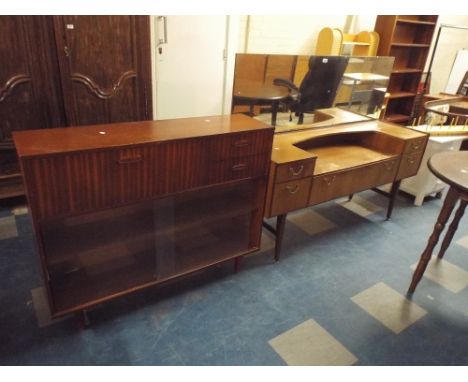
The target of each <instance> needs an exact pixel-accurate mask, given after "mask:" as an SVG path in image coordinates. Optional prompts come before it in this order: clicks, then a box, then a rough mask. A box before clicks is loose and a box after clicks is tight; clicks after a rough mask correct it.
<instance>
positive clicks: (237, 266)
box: [234, 257, 242, 273]
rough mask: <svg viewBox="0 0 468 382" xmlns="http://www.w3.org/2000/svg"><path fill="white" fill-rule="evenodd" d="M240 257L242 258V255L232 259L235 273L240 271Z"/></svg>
mask: <svg viewBox="0 0 468 382" xmlns="http://www.w3.org/2000/svg"><path fill="white" fill-rule="evenodd" d="M241 259H242V257H236V258H235V259H234V273H237V272H239V271H240V267H241Z"/></svg>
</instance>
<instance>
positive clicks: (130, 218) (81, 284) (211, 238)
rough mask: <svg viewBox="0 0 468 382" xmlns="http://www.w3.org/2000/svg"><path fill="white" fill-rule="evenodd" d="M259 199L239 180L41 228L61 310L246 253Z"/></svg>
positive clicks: (52, 288)
mask: <svg viewBox="0 0 468 382" xmlns="http://www.w3.org/2000/svg"><path fill="white" fill-rule="evenodd" d="M254 201H255V188H254V183H253V182H242V183H241V184H234V185H229V186H219V187H213V188H210V189H205V190H198V191H192V192H187V193H183V194H179V195H176V196H171V197H167V198H162V199H158V200H155V201H150V202H144V203H139V204H135V205H132V206H126V207H120V208H115V209H111V210H106V211H100V212H95V213H88V214H84V215H80V216H74V217H66V218H62V219H57V220H54V221H49V222H44V223H42V235H43V238H44V246H45V253H46V262H47V265H48V269H49V274H50V285H51V290H52V295H53V297H54V302H55V306H56V310H58V311H63V310H66V309H70V308H73V307H76V306H78V305H80V304H86V303H89V302H90V301H93V300H97V299H100V298H105V297H106V296H108V295H111V294H116V293H119V292H124V291H126V290H128V289H130V288H137V287H139V286H140V285H142V284H148V283H156V282H159V281H162V280H165V279H168V278H171V277H174V276H176V275H179V274H183V273H187V272H190V271H193V270H196V269H199V268H202V267H204V266H207V265H211V264H214V263H217V262H220V261H222V260H225V259H228V258H233V257H235V256H238V255H240V254H243V253H245V252H246V251H247V250H248V249H249V239H250V236H249V228H250V224H251V219H252V216H253V213H254V211H253V206H254V205H255V204H254Z"/></svg>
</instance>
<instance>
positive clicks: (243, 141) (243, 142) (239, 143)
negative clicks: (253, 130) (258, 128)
mask: <svg viewBox="0 0 468 382" xmlns="http://www.w3.org/2000/svg"><path fill="white" fill-rule="evenodd" d="M233 145H234V147H245V146H248V145H250V142H249V141H248V140H247V139H241V140H240V141H236V142H234V143H233Z"/></svg>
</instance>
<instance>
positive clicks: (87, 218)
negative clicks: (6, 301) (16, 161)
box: [14, 115, 273, 316]
mask: <svg viewBox="0 0 468 382" xmlns="http://www.w3.org/2000/svg"><path fill="white" fill-rule="evenodd" d="M272 137H273V129H272V128H271V127H269V126H267V125H265V124H263V123H261V122H258V121H255V120H253V119H251V118H249V117H246V116H244V115H234V116H219V117H209V118H188V119H180V120H167V121H146V122H137V123H120V124H107V125H93V126H84V127H70V128H58V129H44V130H30V131H24V132H17V133H14V139H15V144H16V147H17V149H18V154H19V157H20V160H21V166H22V170H23V175H24V180H25V184H26V190H27V197H28V202H29V206H30V210H31V214H32V217H33V221H34V227H35V231H36V238H37V244H38V251H39V255H40V259H41V264H42V267H43V273H44V278H45V284H46V286H47V290H48V295H49V302H50V307H51V311H52V313H53V315H54V316H58V315H62V314H66V313H70V312H75V311H80V310H84V309H87V308H89V307H91V306H93V305H95V304H98V303H100V302H103V301H106V300H109V299H111V298H113V297H117V296H120V295H123V294H127V293H129V292H132V291H135V290H138V289H142V288H145V287H148V286H151V285H155V284H158V283H160V282H163V281H165V280H169V279H172V278H174V277H177V276H180V275H183V274H187V273H190V272H193V271H195V270H198V269H202V268H204V267H207V266H210V265H213V264H215V263H218V262H221V261H225V260H228V259H232V258H237V257H239V256H242V255H245V254H247V253H250V252H253V251H255V250H257V249H258V248H259V246H260V234H261V222H262V217H263V205H264V198H265V192H266V186H267V175H268V166H269V162H270V157H271V144H272ZM36 142H42V144H41V145H37V144H36Z"/></svg>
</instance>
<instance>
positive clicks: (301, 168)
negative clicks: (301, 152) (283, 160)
mask: <svg viewBox="0 0 468 382" xmlns="http://www.w3.org/2000/svg"><path fill="white" fill-rule="evenodd" d="M302 170H304V165H303V164H301V165H300V167H299V170H297V171H294V167H289V171H290V172H291V175H292V176H298V175H299V174H300V173H301V172H302Z"/></svg>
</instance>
